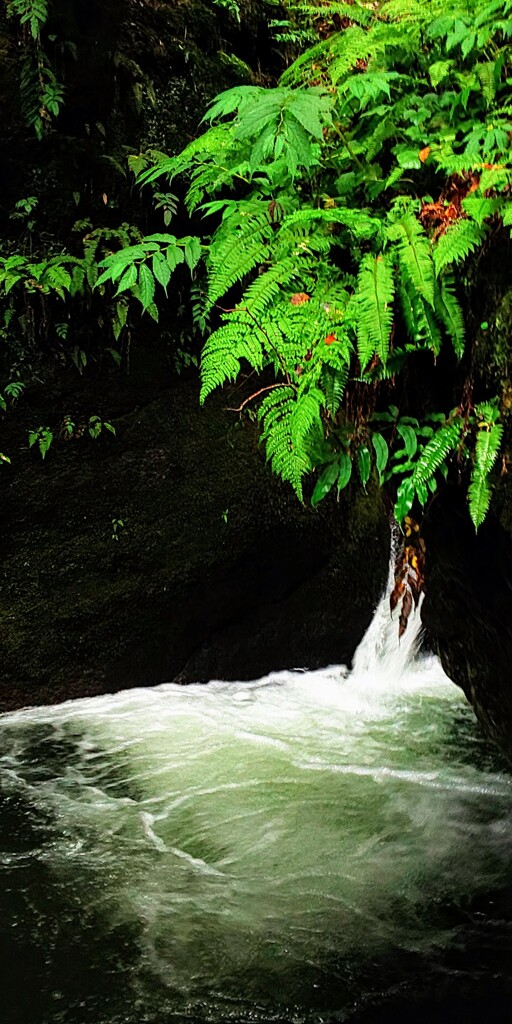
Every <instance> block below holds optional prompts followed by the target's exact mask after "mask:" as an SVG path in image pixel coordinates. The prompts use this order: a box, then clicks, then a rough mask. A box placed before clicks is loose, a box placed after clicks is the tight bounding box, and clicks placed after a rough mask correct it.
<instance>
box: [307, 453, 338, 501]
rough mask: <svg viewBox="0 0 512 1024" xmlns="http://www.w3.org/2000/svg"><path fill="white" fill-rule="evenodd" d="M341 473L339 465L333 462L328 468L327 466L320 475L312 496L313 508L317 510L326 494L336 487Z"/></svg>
mask: <svg viewBox="0 0 512 1024" xmlns="http://www.w3.org/2000/svg"><path fill="white" fill-rule="evenodd" d="M339 471H340V467H339V463H338V462H331V463H330V464H329V465H328V466H326V468H325V469H324V471H323V473H321V474H320V476H319V477H318V480H317V482H316V484H315V489H314V491H313V494H312V496H311V504H312V506H313V508H315V507H316V505H318V503H319V502H320V501H322V499H323V498H325V496H326V494H328V493H329V491H330V490H331V488H332V487H333V486H334V484H335V483H336V480H337V478H338V474H339Z"/></svg>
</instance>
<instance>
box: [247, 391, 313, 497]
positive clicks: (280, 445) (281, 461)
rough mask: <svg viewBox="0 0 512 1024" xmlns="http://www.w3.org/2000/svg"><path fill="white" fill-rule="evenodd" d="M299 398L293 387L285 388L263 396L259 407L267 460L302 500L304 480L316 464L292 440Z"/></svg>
mask: <svg viewBox="0 0 512 1024" xmlns="http://www.w3.org/2000/svg"><path fill="white" fill-rule="evenodd" d="M295 407H296V401H295V392H294V389H293V388H291V387H290V388H288V387H283V388H279V389H276V390H275V391H271V392H270V394H269V395H267V396H266V398H264V399H263V402H262V403H261V406H260V410H259V419H260V422H263V435H262V436H263V440H264V442H265V448H266V454H267V459H268V460H269V462H270V464H271V466H272V469H273V470H274V472H275V473H277V475H278V476H280V477H282V479H283V480H286V481H288V482H289V483H290V484H291V485H292V487H293V489H294V491H295V493H296V494H297V496H298V498H299V499H300V500H301V501H302V480H303V477H304V475H305V473H308V472H309V471H310V470H311V468H312V466H311V463H310V460H309V459H308V457H307V454H306V452H305V451H304V450H303V449H301V448H299V449H297V448H296V447H295V445H294V443H293V440H292V417H293V416H294V413H295Z"/></svg>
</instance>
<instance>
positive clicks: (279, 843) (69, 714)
mask: <svg viewBox="0 0 512 1024" xmlns="http://www.w3.org/2000/svg"><path fill="white" fill-rule="evenodd" d="M419 628H420V624H419V617H416V618H415V619H413V620H412V621H411V622H410V624H409V628H408V630H407V632H406V634H405V637H404V638H403V641H402V643H401V644H400V645H398V641H397V632H396V631H397V626H396V622H395V623H393V622H391V620H390V616H389V610H388V604H387V598H386V599H384V601H383V603H382V604H381V605H380V606H379V608H378V609H377V612H376V615H375V618H374V620H373V623H372V625H371V626H370V629H369V631H368V633H367V635H366V637H365V639H364V640H363V642H362V644H361V646H360V648H359V650H358V652H357V654H356V657H355V660H354V668H353V671H352V672H350V673H349V672H348V671H347V670H346V669H345V668H343V667H332V668H329V669H326V670H321V671H317V672H280V673H276V674H273V675H270V676H268V677H266V678H265V679H262V680H259V681H256V682H252V683H224V682H219V681H217V682H212V683H210V684H208V685H207V686H202V685H196V686H188V687H180V686H175V685H164V686H159V687H156V688H153V689H138V690H130V691H126V692H124V693H120V694H116V695H114V696H104V697H100V698H93V699H89V700H80V701H74V702H68V703H66V704H63V705H61V706H58V707H52V708H38V709H33V710H28V711H22V712H17V713H15V714H10V715H5V716H3V717H2V718H0V754H1V761H0V763H1V766H2V792H3V796H4V821H5V825H4V829H7V830H9V836H10V838H9V840H8V841H7V842H6V843H4V846H5V849H3V853H2V854H1V855H0V870H1V869H2V865H3V872H4V875H5V880H6V888H7V892H8V893H9V892H12V891H15V892H16V885H17V882H16V879H19V880H23V881H22V888H23V897H22V899H21V901H20V899H19V898H18V897H16V896H15V897H11V896H8V897H7V907H6V912H7V914H8V913H9V908H10V903H12V905H13V907H14V915H13V921H12V927H13V934H14V933H16V934H19V930H20V929H21V931H22V932H23V934H24V940H23V941H24V942H25V946H26V947H27V948H29V949H32V950H33V948H35V949H41V948H43V949H44V950H45V956H44V961H45V964H46V967H45V969H44V970H42V976H41V977H39V976H38V977H37V978H35V979H32V982H29V984H32V985H34V986H36V987H37V986H40V987H42V990H43V991H44V993H45V996H44V999H43V1002H42V1004H41V1006H42V1008H41V1009H40V1010H37V1009H36V1010H35V1011H34V1007H33V1005H32V1003H30V1008H29V1011H27V1015H26V1016H25V1017H23V1015H22V1016H21V1017H20V1016H19V1006H18V1008H17V1009H16V1010H13V1013H14V1014H15V1013H18V1016H17V1017H16V1016H15V1015H14V1016H13V1017H12V1020H13V1021H14V1020H16V1024H25V1021H26V1022H27V1024H28V1022H29V1021H30V1024H34V1022H35V1024H50V1021H51V1022H52V1024H56V1022H59V1021H62V1022H66V1024H75V1021H76V1022H77V1024H78V1022H79V1021H80V1022H81V1021H82V1019H85V1020H89V1019H90V1020H91V1022H92V1021H94V1024H101V1022H103V1021H104V1022H105V1024H112V1022H115V1024H118V1022H119V1024H120V1022H121V1021H123V1024H132V1022H133V1024H135V1022H137V1024H140V1022H141V1021H151V1022H155V1024H156V1022H157V1021H158V1022H159V1024H161V1022H165V1021H171V1020H172V1021H177V1020H192V1019H193V1020H195V1021H206V1020H208V1021H210V1020H211V1021H221V1020H227V1019H233V1020H234V1019H236V1020H242V1019H244V1020H245V1019H251V1020H261V1021H263V1020H269V1019H271V1018H272V1019H274V1017H275V1019H277V1018H279V1019H280V1020H281V1019H283V1020H284V1019H286V1020H288V1019H290V1020H291V1019H293V1020H305V1019H306V1017H307V1019H308V1020H318V1021H320V1020H321V1019H322V1020H324V1019H327V1018H325V1017H322V1016H321V1015H322V1014H325V1013H327V1012H336V1013H338V1012H341V1013H344V1014H345V1015H346V1014H347V1013H348V1010H347V1007H349V1006H352V1005H354V1001H358V1000H359V1003H362V1004H363V1005H364V1001H365V998H367V997H368V998H370V997H372V998H373V997H374V994H375V993H374V988H375V986H377V987H378V986H379V985H380V986H381V987H382V979H381V975H383V976H385V977H386V979H387V983H388V984H389V983H390V979H391V981H393V982H394V983H397V982H396V978H395V975H394V974H393V971H395V973H396V967H394V966H392V965H393V964H395V965H396V963H397V962H401V958H402V959H403V958H406V959H407V962H408V963H412V964H413V965H414V964H416V963H418V968H417V969H418V972H419V973H420V974H421V973H423V974H425V973H426V974H428V970H429V969H431V967H432V964H433V963H434V964H435V963H437V960H438V958H439V955H440V952H439V951H440V950H445V949H449V948H450V946H451V944H452V943H453V942H454V940H455V937H456V935H457V934H458V933H457V927H458V925H457V920H458V918H457V914H462V913H463V908H464V907H465V906H467V905H468V901H469V902H470V901H471V900H473V899H475V898H478V896H479V894H481V893H486V892H489V891H494V890H497V889H500V888H503V887H504V886H506V885H507V884H508V883H509V882H510V864H511V860H512V857H511V855H512V838H511V833H510V812H511V808H512V782H511V778H510V776H509V775H508V774H507V773H506V772H503V771H502V770H498V768H497V767H496V766H495V765H493V762H492V757H491V755H490V753H489V751H488V750H487V748H486V746H485V744H484V743H483V741H482V740H481V739H480V738H479V735H478V732H477V729H476V726H475V724H474V722H473V717H472V712H471V710H470V709H469V707H468V706H467V705H466V702H465V700H464V697H463V695H462V694H461V693H459V691H458V690H457V688H456V687H455V686H454V685H453V684H452V683H451V682H450V681H449V680H448V679H447V678H446V677H445V675H444V673H443V672H442V670H441V668H440V666H439V663H438V662H437V660H436V659H434V658H432V657H430V658H427V659H422V658H421V657H420V658H418V657H415V649H416V646H417V640H418V633H419ZM13 801H14V804H15V812H13V810H12V802H13ZM16 801H18V805H19V806H18V805H17V804H16ZM5 808H6V809H5ZM16 808H17V809H16ZM0 821H1V818H0ZM13 822H14V825H13ZM4 834H6V833H5V832H4ZM32 871H33V875H32V874H31V872H32ZM41 872H42V874H43V875H44V879H45V882H44V886H43V889H42V888H41ZM12 886H14V890H13V888H12ZM18 888H19V886H18ZM18 896H19V893H18ZM443 908H444V909H443ZM446 908H449V912H448V910H447V909H446ZM11 910H12V907H11ZM0 913H2V907H1V906H0ZM63 918H64V922H65V921H66V920H67V921H68V922H72V931H73V934H76V933H77V931H78V934H79V936H80V935H81V940H80V946H79V960H80V964H81V965H82V966H81V968H80V969H79V970H78V969H77V970H76V971H75V975H78V980H76V978H75V981H73V971H71V981H70V980H69V972H66V971H65V970H64V969H63V967H62V958H63V952H62V948H61V942H62V940H61V938H59V937H58V936H59V935H60V934H61V932H62V919H63ZM59 922H61V923H60V924H59ZM84 922H85V924H84ZM70 927H71V926H70ZM16 929H18V932H16ZM59 929H60V931H59ZM81 929H82V932H81V931H80V930H81ZM25 933H26V934H25ZM92 933H94V939H93V938H92ZM52 936H54V938H53V939H52V938H51V937H52ZM49 937H50V938H49ZM52 943H53V944H52ZM25 946H24V947H23V948H25ZM98 950H99V952H98ZM77 955H78V954H77ZM112 956H113V957H114V966H112V967H111V968H110V967H109V968H108V969H105V963H107V965H108V964H109V963H110V960H109V957H110V958H112ZM390 957H392V965H391V966H390ZM91 963H92V964H93V965H94V964H96V969H97V970H99V971H100V980H99V981H98V979H96V981H94V977H93V975H94V971H93V972H92V975H91V976H89V973H88V970H87V969H86V967H87V965H90V964H91ZM84 964H85V967H84ZM98 965H101V969H100V967H99V966H98ZM372 965H373V966H372ZM379 965H380V966H379ZM410 969H411V970H413V969H414V970H416V967H414V968H410ZM379 971H380V974H379ZM105 972H106V973H105ZM361 979H364V980H363V981H362V980H361ZM375 979H377V981H376V980H375ZM378 979H381V980H380V981H379V980H378ZM37 1005H39V1004H37ZM80 1007H82V1009H80ZM84 1008H85V1009H84ZM34 1013H35V1016H34ZM38 1014H39V1016H38ZM81 1014H82V1016H80V1015H81ZM311 1014H313V1016H311ZM276 1015H277V1016H276ZM9 1021H10V1018H9V1016H8V1017H7V1021H6V1024H8V1022H9Z"/></svg>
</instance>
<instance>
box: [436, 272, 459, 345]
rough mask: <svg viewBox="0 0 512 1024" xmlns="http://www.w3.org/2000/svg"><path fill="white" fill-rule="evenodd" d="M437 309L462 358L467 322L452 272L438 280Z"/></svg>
mask: <svg viewBox="0 0 512 1024" xmlns="http://www.w3.org/2000/svg"><path fill="white" fill-rule="evenodd" d="M435 311H436V314H437V316H438V318H439V320H441V322H442V324H444V327H445V328H446V331H447V333H448V335H449V336H450V338H451V341H452V344H453V348H454V352H455V355H456V356H457V359H461V358H462V356H463V354H464V344H465V324H464V316H463V313H462V309H461V306H460V303H459V300H458V299H457V296H456V294H455V278H454V276H453V274H452V273H444V274H443V276H442V277H440V278H439V279H438V281H437V286H436V292H435Z"/></svg>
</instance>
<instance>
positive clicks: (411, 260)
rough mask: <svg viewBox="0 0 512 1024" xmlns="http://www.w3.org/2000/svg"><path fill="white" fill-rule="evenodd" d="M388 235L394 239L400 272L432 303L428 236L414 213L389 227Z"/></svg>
mask: <svg viewBox="0 0 512 1024" xmlns="http://www.w3.org/2000/svg"><path fill="white" fill-rule="evenodd" d="M388 236H389V238H390V239H391V240H393V241H396V244H397V249H398V262H399V266H400V269H401V271H402V273H403V274H404V275H405V276H406V277H408V278H409V280H410V281H411V284H413V285H414V288H415V289H416V291H417V292H418V293H419V295H421V296H423V298H424V299H425V301H426V302H428V304H429V306H433V305H434V280H435V274H434V265H433V263H432V255H431V251H430V243H429V241H428V238H427V236H426V234H425V232H424V230H423V228H422V226H421V224H420V223H419V221H418V220H417V219H416V217H415V216H414V214H412V213H409V214H406V215H405V216H404V217H402V218H401V220H399V221H397V222H396V223H395V224H393V225H392V227H391V228H390V229H389V232H388Z"/></svg>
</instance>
